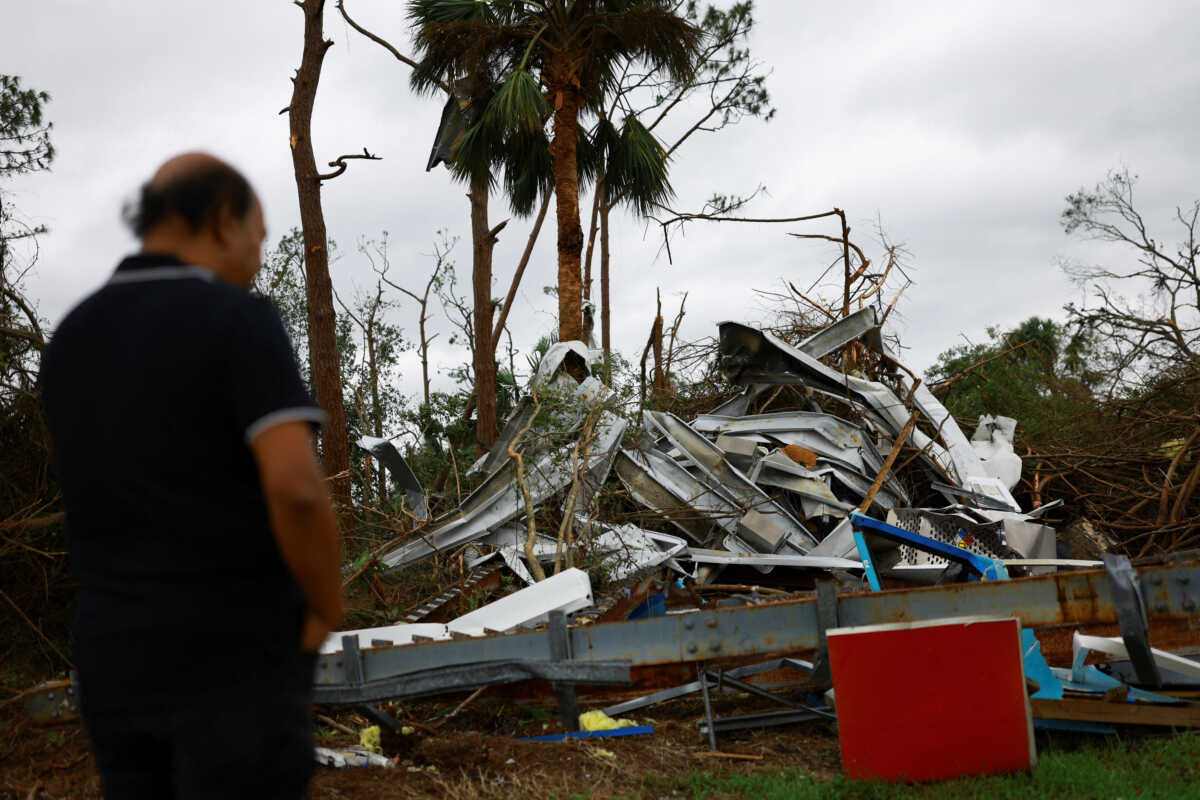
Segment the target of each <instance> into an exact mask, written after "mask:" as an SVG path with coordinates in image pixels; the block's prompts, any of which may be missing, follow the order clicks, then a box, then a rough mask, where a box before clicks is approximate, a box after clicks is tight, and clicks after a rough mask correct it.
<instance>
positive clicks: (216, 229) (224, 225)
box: [212, 205, 241, 247]
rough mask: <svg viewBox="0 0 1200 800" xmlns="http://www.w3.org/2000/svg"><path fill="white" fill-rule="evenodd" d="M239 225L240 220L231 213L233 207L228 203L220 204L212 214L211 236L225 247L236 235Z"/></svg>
mask: <svg viewBox="0 0 1200 800" xmlns="http://www.w3.org/2000/svg"><path fill="white" fill-rule="evenodd" d="M240 226H241V221H240V220H239V219H238V218H237V215H236V214H234V213H233V209H232V208H230V207H229V206H228V205H224V206H221V207H220V208H218V209H217V213H216V214H214V215H213V219H212V233H213V238H214V239H216V240H217V244H219V245H221V246H222V247H225V246H226V245H228V244H229V243H230V242H232V241H234V239H235V238H236V237H237V230H238V228H239V227H240Z"/></svg>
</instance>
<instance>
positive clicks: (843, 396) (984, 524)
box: [361, 308, 1057, 588]
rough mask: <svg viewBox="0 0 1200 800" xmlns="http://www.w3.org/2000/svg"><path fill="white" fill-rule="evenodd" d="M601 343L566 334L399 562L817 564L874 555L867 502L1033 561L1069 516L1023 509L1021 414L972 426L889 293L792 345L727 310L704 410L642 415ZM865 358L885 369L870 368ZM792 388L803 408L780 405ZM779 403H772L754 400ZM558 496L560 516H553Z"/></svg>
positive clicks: (1050, 546)
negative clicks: (857, 533) (902, 334)
mask: <svg viewBox="0 0 1200 800" xmlns="http://www.w3.org/2000/svg"><path fill="white" fill-rule="evenodd" d="M848 352H849V353H850V354H851V355H850V356H847V355H846V354H847V353H848ZM592 355H593V353H592V352H591V351H589V350H588V349H587V348H586V347H585V346H584V345H583V343H581V342H566V343H560V344H556V345H554V346H553V347H552V348H551V349H550V351H549V352H548V353H547V354H546V356H545V357H544V358H543V360H542V362H541V363H540V365H539V368H538V370H537V373H536V374H535V375H534V377H533V379H532V380H531V381H530V386H529V392H528V394H527V395H526V396H525V397H523V398H522V399H521V401H520V403H519V404H518V406H517V408H516V410H515V411H514V413H513V414H512V415H511V417H510V418H509V419H508V421H507V423H506V424H505V426H504V429H503V430H502V432H501V434H500V436H499V440H498V441H497V443H496V444H495V446H494V447H493V448H492V449H491V450H490V452H488V453H487V454H486V455H485V456H484V457H482V458H481V459H480V460H479V461H478V462H477V463H476V464H475V465H474V466H473V467H472V470H471V472H472V474H473V475H476V476H478V477H479V478H480V479H482V482H481V483H480V485H479V488H477V489H476V490H475V491H474V492H473V493H471V494H470V495H469V496H468V497H467V498H466V499H465V500H464V501H463V502H462V504H461V505H460V506H459V507H458V508H456V509H454V510H453V511H451V512H450V513H448V514H445V515H443V516H441V517H439V518H437V519H435V520H432V521H431V522H430V523H429V524H428V526H427V530H421V531H420V532H419V534H418V535H416V536H414V537H413V538H412V539H411V540H409V541H407V542H404V543H402V544H401V545H400V546H398V547H396V548H395V549H393V550H391V551H390V552H386V553H384V554H382V556H381V558H380V561H381V562H382V564H383V565H384V566H385V567H386V568H387V569H390V570H400V569H405V568H408V567H411V566H412V565H415V564H417V563H419V562H421V561H422V560H424V559H426V558H429V557H431V556H433V555H434V554H437V553H450V552H454V551H456V550H457V549H459V548H462V547H464V546H466V545H469V547H468V548H467V550H466V551H465V552H466V554H467V564H468V565H469V566H471V567H478V566H481V565H484V564H488V563H491V564H501V563H502V564H504V565H506V566H507V568H508V569H510V570H512V571H513V572H514V573H516V575H518V576H519V577H520V578H521V579H522V580H524V581H525V582H526V583H533V582H534V581H535V580H537V579H539V578H540V577H543V576H544V574H545V571H544V566H543V565H546V566H550V565H553V567H554V569H556V570H557V569H560V568H561V567H562V566H565V565H570V564H572V563H574V561H576V560H577V554H578V552H580V551H581V550H582V551H585V552H588V553H591V554H593V555H596V556H600V557H602V558H601V562H602V563H603V567H604V573H605V577H606V578H607V579H609V580H616V581H620V580H623V579H626V578H628V577H630V576H631V575H633V574H635V573H638V572H641V571H643V570H646V569H649V568H652V567H656V566H658V565H660V564H666V565H667V566H668V567H670V568H671V569H673V570H675V571H676V572H678V573H679V574H680V575H683V576H685V577H686V579H687V580H688V581H689V582H694V583H695V584H697V585H700V586H704V585H708V584H712V583H715V582H718V581H719V579H720V576H721V574H722V573H723V572H724V571H725V570H726V569H727V568H728V567H731V566H752V567H755V568H756V569H757V570H758V571H759V572H760V573H762V574H770V573H771V572H772V571H773V570H775V569H776V568H784V569H785V570H786V569H791V570H805V571H810V572H809V573H808V574H809V575H810V578H811V571H812V570H842V571H851V570H861V569H862V562H861V559H860V558H859V557H858V548H857V546H856V544H855V541H854V538H853V535H852V533H851V525H850V522H849V515H850V514H851V512H853V511H855V510H858V511H860V512H862V513H864V514H868V515H874V516H876V517H880V518H886V519H887V520H888V521H889V522H892V523H894V524H897V525H899V526H901V527H904V528H907V529H908V530H911V531H913V532H915V533H921V534H923V535H925V536H928V537H931V538H935V539H939V540H941V541H944V542H947V543H954V544H957V545H959V546H961V547H964V548H966V549H968V550H971V551H972V552H976V553H979V554H980V555H984V556H988V557H991V558H1000V559H1006V560H1008V561H1009V563H1010V566H1012V567H1013V569H1014V571H1015V572H1016V573H1017V574H1039V573H1042V572H1045V571H1049V570H1051V569H1053V568H1054V564H1053V560H1054V559H1055V557H1056V555H1057V550H1056V541H1055V536H1054V532H1053V530H1052V529H1050V528H1049V527H1048V526H1046V525H1044V524H1042V522H1041V521H1040V515H1041V514H1042V513H1043V512H1044V511H1045V510H1046V509H1047V508H1048V507H1050V506H1043V507H1041V508H1038V509H1033V510H1031V511H1029V512H1023V511H1022V510H1021V508H1020V506H1019V505H1018V504H1017V501H1016V500H1015V499H1014V497H1013V495H1012V491H1011V490H1012V488H1013V487H1014V486H1015V485H1016V484H1017V481H1018V480H1019V479H1020V475H1021V459H1020V457H1019V456H1017V455H1016V453H1014V451H1013V447H1012V439H1013V433H1014V430H1015V427H1016V421H1015V420H1012V419H1009V418H1006V417H995V418H993V417H984V418H982V419H981V420H980V422H979V427H978V429H977V430H976V431H975V434H974V436H973V437H972V438H971V439H968V438H967V437H966V436H965V435H964V434H963V432H962V431H961V430H960V429H959V427H958V425H957V423H956V422H955V421H954V419H953V418H952V417H951V415H950V414H949V412H948V411H947V410H946V408H945V407H944V406H943V405H942V404H941V403H940V402H938V400H937V399H936V397H935V396H934V394H933V393H932V392H931V391H929V389H928V388H927V387H926V386H924V385H923V384H922V382H921V381H920V380H919V379H917V378H916V377H915V376H914V375H913V373H912V372H911V371H910V370H908V369H907V368H906V367H905V366H904V365H903V364H902V363H900V362H899V361H898V360H897V359H896V358H895V356H894V355H893V354H892V353H891V351H890V350H889V349H888V347H887V346H886V345H885V343H884V341H883V338H882V336H881V335H880V325H879V321H878V318H877V316H876V312H875V309H873V308H865V309H863V310H861V311H859V312H857V313H856V314H852V315H850V316H849V317H846V318H845V319H843V320H842V321H840V322H838V323H836V324H834V325H831V326H829V327H827V328H825V329H824V330H821V331H819V332H818V333H816V334H815V335H813V336H810V337H809V338H807V339H805V340H804V341H802V342H800V343H799V344H798V345H797V346H795V347H793V346H791V345H789V344H787V343H786V342H784V341H783V340H782V339H779V338H777V337H776V336H774V335H772V334H771V333H769V332H766V331H761V330H757V329H754V328H750V327H747V326H744V325H740V324H737V323H732V322H727V323H723V324H722V325H721V326H720V354H719V366H720V370H721V372H722V373H723V374H724V375H725V377H726V378H728V379H729V381H730V382H732V383H734V384H738V385H742V386H744V387H745V388H744V390H743V391H742V392H741V393H740V394H738V395H737V396H735V397H734V398H732V399H731V400H729V401H727V402H725V403H722V404H721V405H720V406H719V407H717V408H715V409H713V410H712V411H710V412H709V413H706V414H701V415H699V416H698V417H696V418H695V419H693V420H691V421H685V420H682V419H680V418H679V417H677V416H675V415H674V414H671V413H669V412H666V411H655V410H649V409H646V410H643V412H642V413H641V415H640V419H639V423H640V424H639V425H638V426H636V427H634V426H632V425H630V423H628V422H627V421H626V419H625V418H623V417H621V416H618V415H617V414H616V413H615V412H614V410H613V409H612V408H611V407H610V406H609V405H608V400H609V397H608V390H607V389H606V388H605V387H604V386H603V385H602V384H601V383H600V381H599V380H597V379H596V377H594V376H592V375H590V372H589V366H590V364H591V362H592ZM836 358H841V359H842V361H844V362H845V361H853V362H855V363H857V364H860V365H862V366H863V367H864V368H865V369H856V370H855V371H854V372H853V373H843V372H841V371H839V370H838V369H836V368H834V367H831V366H829V365H828V364H826V363H824V361H823V360H822V359H825V360H833V359H836ZM868 372H873V373H875V374H876V375H877V379H868V378H866V377H863V375H864V374H867V373H868ZM578 375H583V376H584V378H583V380H582V381H577V379H576V378H575V377H572V376H578ZM785 389H786V390H787V392H788V394H787V396H788V397H793V398H795V399H796V405H795V407H792V408H787V407H784V406H782V404H781V402H780V400H779V395H780V394H781V393H782V392H783V391H784V390H785ZM761 401H767V402H761ZM768 403H769V404H770V405H771V411H770V413H761V412H760V413H750V412H751V410H752V409H754V407H755V406H756V405H759V406H765V405H767V404H768ZM361 444H362V445H363V446H364V447H366V448H368V449H369V450H370V451H371V452H372V453H374V454H376V455H377V456H378V457H379V458H380V459H381V461H382V462H383V463H384V464H385V465H386V466H388V467H389V468H391V469H392V472H393V474H395V475H397V476H398V478H397V480H398V483H399V485H400V486H401V488H402V489H403V491H404V492H405V495H406V496H407V497H409V498H410V506H411V507H412V509H413V512H414V514H415V515H416V516H417V517H418V518H422V519H423V518H425V517H426V516H427V513H428V512H427V510H426V509H427V505H426V502H425V499H424V497H423V495H422V494H421V493H420V491H419V484H418V485H414V481H415V479H414V478H413V477H412V473H411V470H408V468H407V466H406V465H404V462H403V459H402V458H401V457H400V454H399V453H398V452H397V451H396V450H395V448H394V447H393V446H392V445H391V444H390V443H388V442H387V441H385V440H374V439H373V440H369V441H368V440H364V441H363V442H362V443H361ZM901 455H903V456H904V458H903V460H901V458H900V457H901ZM610 479H613V483H614V484H616V483H619V485H620V486H621V487H622V488H623V490H624V492H625V494H626V495H627V497H628V499H629V500H631V501H632V502H633V503H635V504H636V505H637V506H638V507H639V508H640V513H639V514H638V515H637V517H638V519H639V521H642V522H643V524H641V525H635V524H630V523H628V522H624V523H621V524H618V522H617V521H616V520H614V519H612V517H607V518H606V514H605V513H601V512H600V510H599V508H598V504H597V500H598V495H599V494H600V491H601V487H602V486H603V485H604V484H605V482H606V481H609V480H610ZM414 495H415V497H414ZM915 498H920V499H923V500H925V501H926V504H925V505H922V506H917V505H915ZM931 499H933V500H936V501H938V505H937V506H930V505H929V502H928V501H930V500H931ZM548 507H549V508H550V509H551V511H553V512H556V513H557V521H558V524H557V526H556V527H551V528H549V529H547V527H546V525H545V522H546V519H547V518H550V517H554V516H555V514H554V513H547V508H548ZM880 558H881V559H882V560H881V561H879V562H878V563H877V567H878V568H879V569H880V571H881V573H882V574H883V575H884V576H885V577H886V578H888V579H897V580H904V581H908V582H926V583H929V582H933V581H935V580H937V579H938V578H939V576H940V575H941V573H942V572H943V571H944V570H945V568H946V567H947V566H948V562H947V560H946V559H945V558H941V557H937V556H930V555H929V554H928V553H924V552H922V551H920V550H917V549H915V548H911V547H898V548H893V552H891V553H884V554H881V556H880ZM539 573H541V574H540V575H539ZM793 577H794V576H793ZM841 578H842V579H843V582H844V581H845V580H847V579H848V578H849V574H848V573H847V574H843V575H841ZM810 582H811V580H810ZM785 583H786V581H785ZM810 588H811V586H810Z"/></svg>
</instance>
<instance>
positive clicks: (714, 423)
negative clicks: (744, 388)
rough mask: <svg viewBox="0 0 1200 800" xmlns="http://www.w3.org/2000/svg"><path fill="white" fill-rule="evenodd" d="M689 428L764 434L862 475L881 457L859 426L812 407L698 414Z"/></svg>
mask: <svg viewBox="0 0 1200 800" xmlns="http://www.w3.org/2000/svg"><path fill="white" fill-rule="evenodd" d="M691 424H692V428H694V429H695V430H697V431H699V432H700V433H704V434H707V435H716V436H745V435H753V436H759V437H764V438H766V439H769V440H773V441H776V442H779V443H780V444H796V445H800V446H801V447H804V448H805V449H808V450H812V451H813V452H814V453H816V454H818V455H821V456H824V457H826V458H829V459H834V460H836V461H840V462H842V463H843V464H845V465H847V466H848V467H850V468H852V469H854V470H857V471H858V472H859V473H861V474H863V475H864V476H865V475H876V474H878V472H879V470H880V469H881V468H882V467H883V457H882V456H880V455H879V451H877V450H876V449H875V445H874V443H873V442H872V441H871V439H870V437H869V436H867V434H866V432H865V431H863V430H862V428H860V427H858V426H857V425H854V424H852V423H850V422H847V421H846V420H844V419H841V418H839V417H835V416H833V415H832V414H818V413H816V412H813V411H784V412H779V413H773V414H754V415H751V416H746V417H720V416H716V415H714V414H701V415H700V416H698V417H696V419H695V420H693V422H692V423H691Z"/></svg>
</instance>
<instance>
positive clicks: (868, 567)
mask: <svg viewBox="0 0 1200 800" xmlns="http://www.w3.org/2000/svg"><path fill="white" fill-rule="evenodd" d="M856 513H857V512H856ZM851 516H852V517H853V515H851ZM854 544H855V546H857V547H858V557H859V559H860V560H861V561H862V563H863V574H864V575H866V576H867V583H869V584H870V585H871V591H872V592H878V591H880V590H882V589H883V586H882V585H881V584H880V583H879V573H878V572H876V571H875V561H874V560H873V559H872V558H871V548H869V547H867V540H866V537H864V536H863V535H862V531H860V530H859V529H858V528H855V529H854Z"/></svg>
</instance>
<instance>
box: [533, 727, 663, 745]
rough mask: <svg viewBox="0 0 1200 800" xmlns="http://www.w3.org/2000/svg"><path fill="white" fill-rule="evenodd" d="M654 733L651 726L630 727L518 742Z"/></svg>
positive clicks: (555, 734) (579, 732) (606, 737)
mask: <svg viewBox="0 0 1200 800" xmlns="http://www.w3.org/2000/svg"><path fill="white" fill-rule="evenodd" d="M644 733H654V726H653V725H631V726H629V727H625V728H613V729H612V730H611V731H575V732H574V733H552V734H549V735H547V736H526V737H525V738H524V739H517V741H518V742H561V741H563V740H564V739H611V738H613V737H615V736H639V735H641V734H644Z"/></svg>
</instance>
